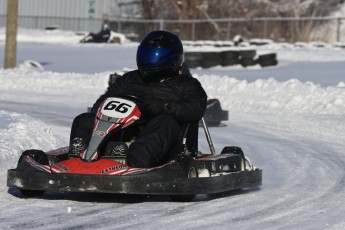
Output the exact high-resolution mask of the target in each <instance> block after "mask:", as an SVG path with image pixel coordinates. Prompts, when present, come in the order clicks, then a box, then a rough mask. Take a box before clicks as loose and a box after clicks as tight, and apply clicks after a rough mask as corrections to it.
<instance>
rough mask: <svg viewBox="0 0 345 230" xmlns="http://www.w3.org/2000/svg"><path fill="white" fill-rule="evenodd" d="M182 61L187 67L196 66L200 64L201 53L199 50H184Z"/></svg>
mask: <svg viewBox="0 0 345 230" xmlns="http://www.w3.org/2000/svg"><path fill="white" fill-rule="evenodd" d="M184 62H185V63H186V65H187V66H188V67H189V68H196V67H199V66H201V53H200V52H185V60H184Z"/></svg>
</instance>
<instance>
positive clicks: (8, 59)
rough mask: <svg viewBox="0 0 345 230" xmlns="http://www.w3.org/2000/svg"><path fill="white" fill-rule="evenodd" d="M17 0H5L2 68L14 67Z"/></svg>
mask: <svg viewBox="0 0 345 230" xmlns="http://www.w3.org/2000/svg"><path fill="white" fill-rule="evenodd" d="M17 14H18V0H7V17H6V43H5V63H4V68H5V69H8V68H14V67H16V56H17Z"/></svg>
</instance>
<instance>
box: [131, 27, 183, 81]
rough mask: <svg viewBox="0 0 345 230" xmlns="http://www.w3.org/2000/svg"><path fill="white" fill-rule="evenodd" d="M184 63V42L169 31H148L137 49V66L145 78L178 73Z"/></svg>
mask: <svg viewBox="0 0 345 230" xmlns="http://www.w3.org/2000/svg"><path fill="white" fill-rule="evenodd" d="M182 63H183V46H182V42H181V40H180V39H179V38H178V37H177V36H176V35H175V34H173V33H170V32H168V31H161V30H158V31H153V32H150V33H148V34H147V35H146V36H145V37H144V39H143V40H142V41H141V43H140V45H139V47H138V50H137V66H138V69H139V71H140V73H141V75H142V77H143V78H144V80H149V81H154V80H159V79H164V78H169V77H171V76H173V75H174V74H178V72H179V70H180V68H181V65H182Z"/></svg>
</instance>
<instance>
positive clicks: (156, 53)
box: [70, 31, 207, 168]
mask: <svg viewBox="0 0 345 230" xmlns="http://www.w3.org/2000/svg"><path fill="white" fill-rule="evenodd" d="M183 59H184V54H183V46H182V43H181V40H180V39H179V38H178V37H177V36H176V35H175V34H173V33H170V32H168V31H153V32H150V33H148V34H147V35H146V36H145V37H144V39H143V40H142V41H141V43H140V45H139V46H138V49H137V57H136V61H137V66H138V69H137V70H134V71H130V72H127V73H125V74H124V75H123V76H121V77H118V78H117V79H116V80H115V81H114V82H113V83H112V84H110V85H109V87H108V89H107V90H106V92H105V93H104V94H103V95H101V96H100V97H99V98H98V100H97V101H96V102H95V104H94V105H93V107H92V110H91V112H92V115H91V114H90V113H85V114H81V115H79V116H78V117H77V118H76V119H75V120H74V122H73V125H72V130H71V139H70V141H71V143H70V146H71V147H70V148H71V149H70V152H71V153H74V154H76V153H80V152H82V151H83V150H85V148H86V146H87V143H88V142H89V140H90V138H91V133H92V126H93V121H94V118H95V113H96V112H97V110H98V107H99V106H100V104H101V103H102V101H103V100H104V99H105V98H107V97H116V96H121V95H132V96H135V97H137V98H139V99H140V102H139V103H138V106H139V109H140V111H141V112H142V117H141V119H140V120H141V128H140V132H139V133H138V135H137V136H136V141H135V142H133V143H132V144H131V145H130V146H129V148H128V150H127V153H126V164H127V165H128V166H131V167H137V168H149V167H154V166H158V165H161V164H163V163H164V162H166V161H167V160H168V159H171V157H172V154H173V153H176V151H179V149H180V144H179V143H182V133H183V132H184V130H185V129H186V127H187V124H189V123H195V122H198V121H199V120H200V119H201V118H202V116H203V115H204V112H205V110H206V104H207V95H206V93H205V91H204V89H203V88H202V86H201V84H200V82H199V81H198V80H197V79H195V78H193V77H190V76H187V75H184V74H182V71H181V66H182V63H183Z"/></svg>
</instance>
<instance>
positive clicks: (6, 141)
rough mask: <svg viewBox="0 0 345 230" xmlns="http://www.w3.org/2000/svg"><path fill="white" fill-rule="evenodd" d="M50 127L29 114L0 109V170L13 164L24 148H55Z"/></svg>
mask: <svg viewBox="0 0 345 230" xmlns="http://www.w3.org/2000/svg"><path fill="white" fill-rule="evenodd" d="M55 142H56V141H55V138H54V137H53V135H52V131H51V128H50V127H49V126H48V125H47V124H45V123H43V122H41V121H38V120H35V119H33V118H31V117H29V116H26V115H23V114H18V113H9V112H5V111H2V110H0V146H1V154H0V171H2V170H4V169H8V168H11V167H13V166H15V163H16V161H17V160H18V159H19V156H20V154H21V152H22V151H24V150H26V149H42V148H44V150H50V149H53V148H56V147H57V146H56V143H55Z"/></svg>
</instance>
